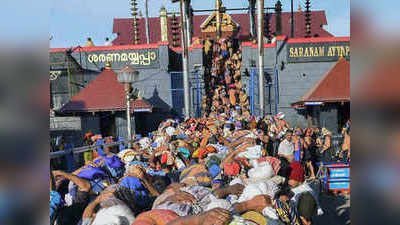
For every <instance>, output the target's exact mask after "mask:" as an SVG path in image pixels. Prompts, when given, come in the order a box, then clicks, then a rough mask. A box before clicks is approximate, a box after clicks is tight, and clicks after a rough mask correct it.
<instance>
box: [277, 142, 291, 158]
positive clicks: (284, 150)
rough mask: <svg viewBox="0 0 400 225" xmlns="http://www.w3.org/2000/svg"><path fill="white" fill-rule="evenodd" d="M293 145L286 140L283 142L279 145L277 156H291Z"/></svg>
mask: <svg viewBox="0 0 400 225" xmlns="http://www.w3.org/2000/svg"><path fill="white" fill-rule="evenodd" d="M293 152H294V145H293V143H292V142H289V141H288V140H287V139H285V140H283V141H282V142H281V143H280V144H279V148H278V155H285V156H290V155H293Z"/></svg>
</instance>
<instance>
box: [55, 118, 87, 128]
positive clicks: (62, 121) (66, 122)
mask: <svg viewBox="0 0 400 225" xmlns="http://www.w3.org/2000/svg"><path fill="white" fill-rule="evenodd" d="M81 129H82V126H81V118H80V117H50V130H81Z"/></svg>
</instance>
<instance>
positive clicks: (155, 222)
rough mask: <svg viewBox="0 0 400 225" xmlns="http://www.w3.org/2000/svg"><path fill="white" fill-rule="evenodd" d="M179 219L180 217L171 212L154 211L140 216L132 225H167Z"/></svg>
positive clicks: (163, 210)
mask: <svg viewBox="0 0 400 225" xmlns="http://www.w3.org/2000/svg"><path fill="white" fill-rule="evenodd" d="M177 218H179V216H178V215H177V214H176V213H175V212H173V211H171V210H165V209H153V210H151V211H147V212H144V213H141V214H139V215H138V216H137V217H136V219H135V221H134V222H133V224H132V225H167V224H168V223H169V222H171V221H173V220H175V219H177Z"/></svg>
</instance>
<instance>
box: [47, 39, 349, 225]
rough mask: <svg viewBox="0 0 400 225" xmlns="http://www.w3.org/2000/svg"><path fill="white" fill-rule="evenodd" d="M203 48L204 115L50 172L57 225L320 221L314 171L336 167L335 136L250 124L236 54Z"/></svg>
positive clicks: (217, 46)
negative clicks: (330, 165) (325, 164)
mask: <svg viewBox="0 0 400 225" xmlns="http://www.w3.org/2000/svg"><path fill="white" fill-rule="evenodd" d="M204 46H205V49H204V51H205V57H206V58H207V60H209V61H210V65H212V66H211V67H210V68H207V69H206V70H207V71H206V74H205V77H204V80H205V83H206V85H205V89H206V93H207V94H206V96H205V98H204V108H205V115H204V117H202V118H186V119H185V120H184V121H178V120H173V119H168V120H166V121H163V122H162V123H161V124H160V125H159V127H158V129H157V130H156V131H154V132H152V133H150V134H149V136H148V137H142V138H137V139H136V140H135V141H134V142H133V144H132V146H131V147H130V148H127V147H126V148H124V147H119V148H118V149H117V148H113V147H101V145H99V146H98V148H97V149H96V150H93V151H90V152H86V153H85V160H84V161H85V163H84V165H83V166H82V167H81V168H79V169H77V170H75V171H73V172H70V173H68V172H65V171H61V170H52V171H51V172H50V222H51V224H58V225H64V224H67V225H75V224H82V225H114V224H115V225H117V224H120V225H122V224H123V225H125V224H126V225H131V224H132V225H167V224H169V225H186V224H187V225H200V224H209V225H222V224H231V225H241V224H243V225H267V224H268V225H272V224H277V225H288V224H294V225H308V224H313V221H314V219H315V217H316V216H320V215H322V214H323V213H324V211H323V210H322V208H321V207H320V204H319V200H318V196H319V194H320V183H319V182H318V179H315V177H316V169H317V167H316V164H315V163H316V162H318V161H330V160H331V159H332V155H333V154H334V151H333V148H332V146H331V136H332V134H331V132H330V131H329V130H327V129H326V128H322V129H319V128H307V129H302V128H292V127H291V126H290V125H289V124H288V123H287V122H286V121H285V119H284V117H285V115H284V114H283V113H278V114H277V115H274V116H271V115H267V116H264V117H254V116H251V115H250V113H249V110H248V104H249V103H248V98H247V95H246V94H245V91H244V90H243V89H242V85H241V78H240V64H241V53H240V50H239V49H238V48H235V47H234V46H233V42H232V41H231V40H229V39H226V40H223V39H222V40H220V41H218V42H215V43H212V42H211V41H210V40H209V38H207V40H205V43H204ZM349 128H350V123H349V122H348V123H346V126H345V127H344V128H343V134H344V142H343V146H342V148H341V150H340V157H342V158H344V160H348V159H349V157H350V136H349ZM84 138H85V140H86V141H87V143H88V144H91V145H96V144H99V143H103V142H104V140H103V139H102V137H101V135H93V134H91V133H90V134H87V135H85V137H84Z"/></svg>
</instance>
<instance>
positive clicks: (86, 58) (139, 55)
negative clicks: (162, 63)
mask: <svg viewBox="0 0 400 225" xmlns="http://www.w3.org/2000/svg"><path fill="white" fill-rule="evenodd" d="M72 56H73V57H74V58H75V59H76V61H77V62H81V61H82V67H83V68H86V69H89V70H99V69H101V68H102V67H105V66H106V62H110V63H111V66H112V68H114V69H119V68H123V67H125V66H126V65H127V64H129V65H130V66H131V67H132V68H156V67H159V54H158V48H156V49H128V50H103V51H92V52H81V53H80V52H79V51H75V52H73V53H72Z"/></svg>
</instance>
